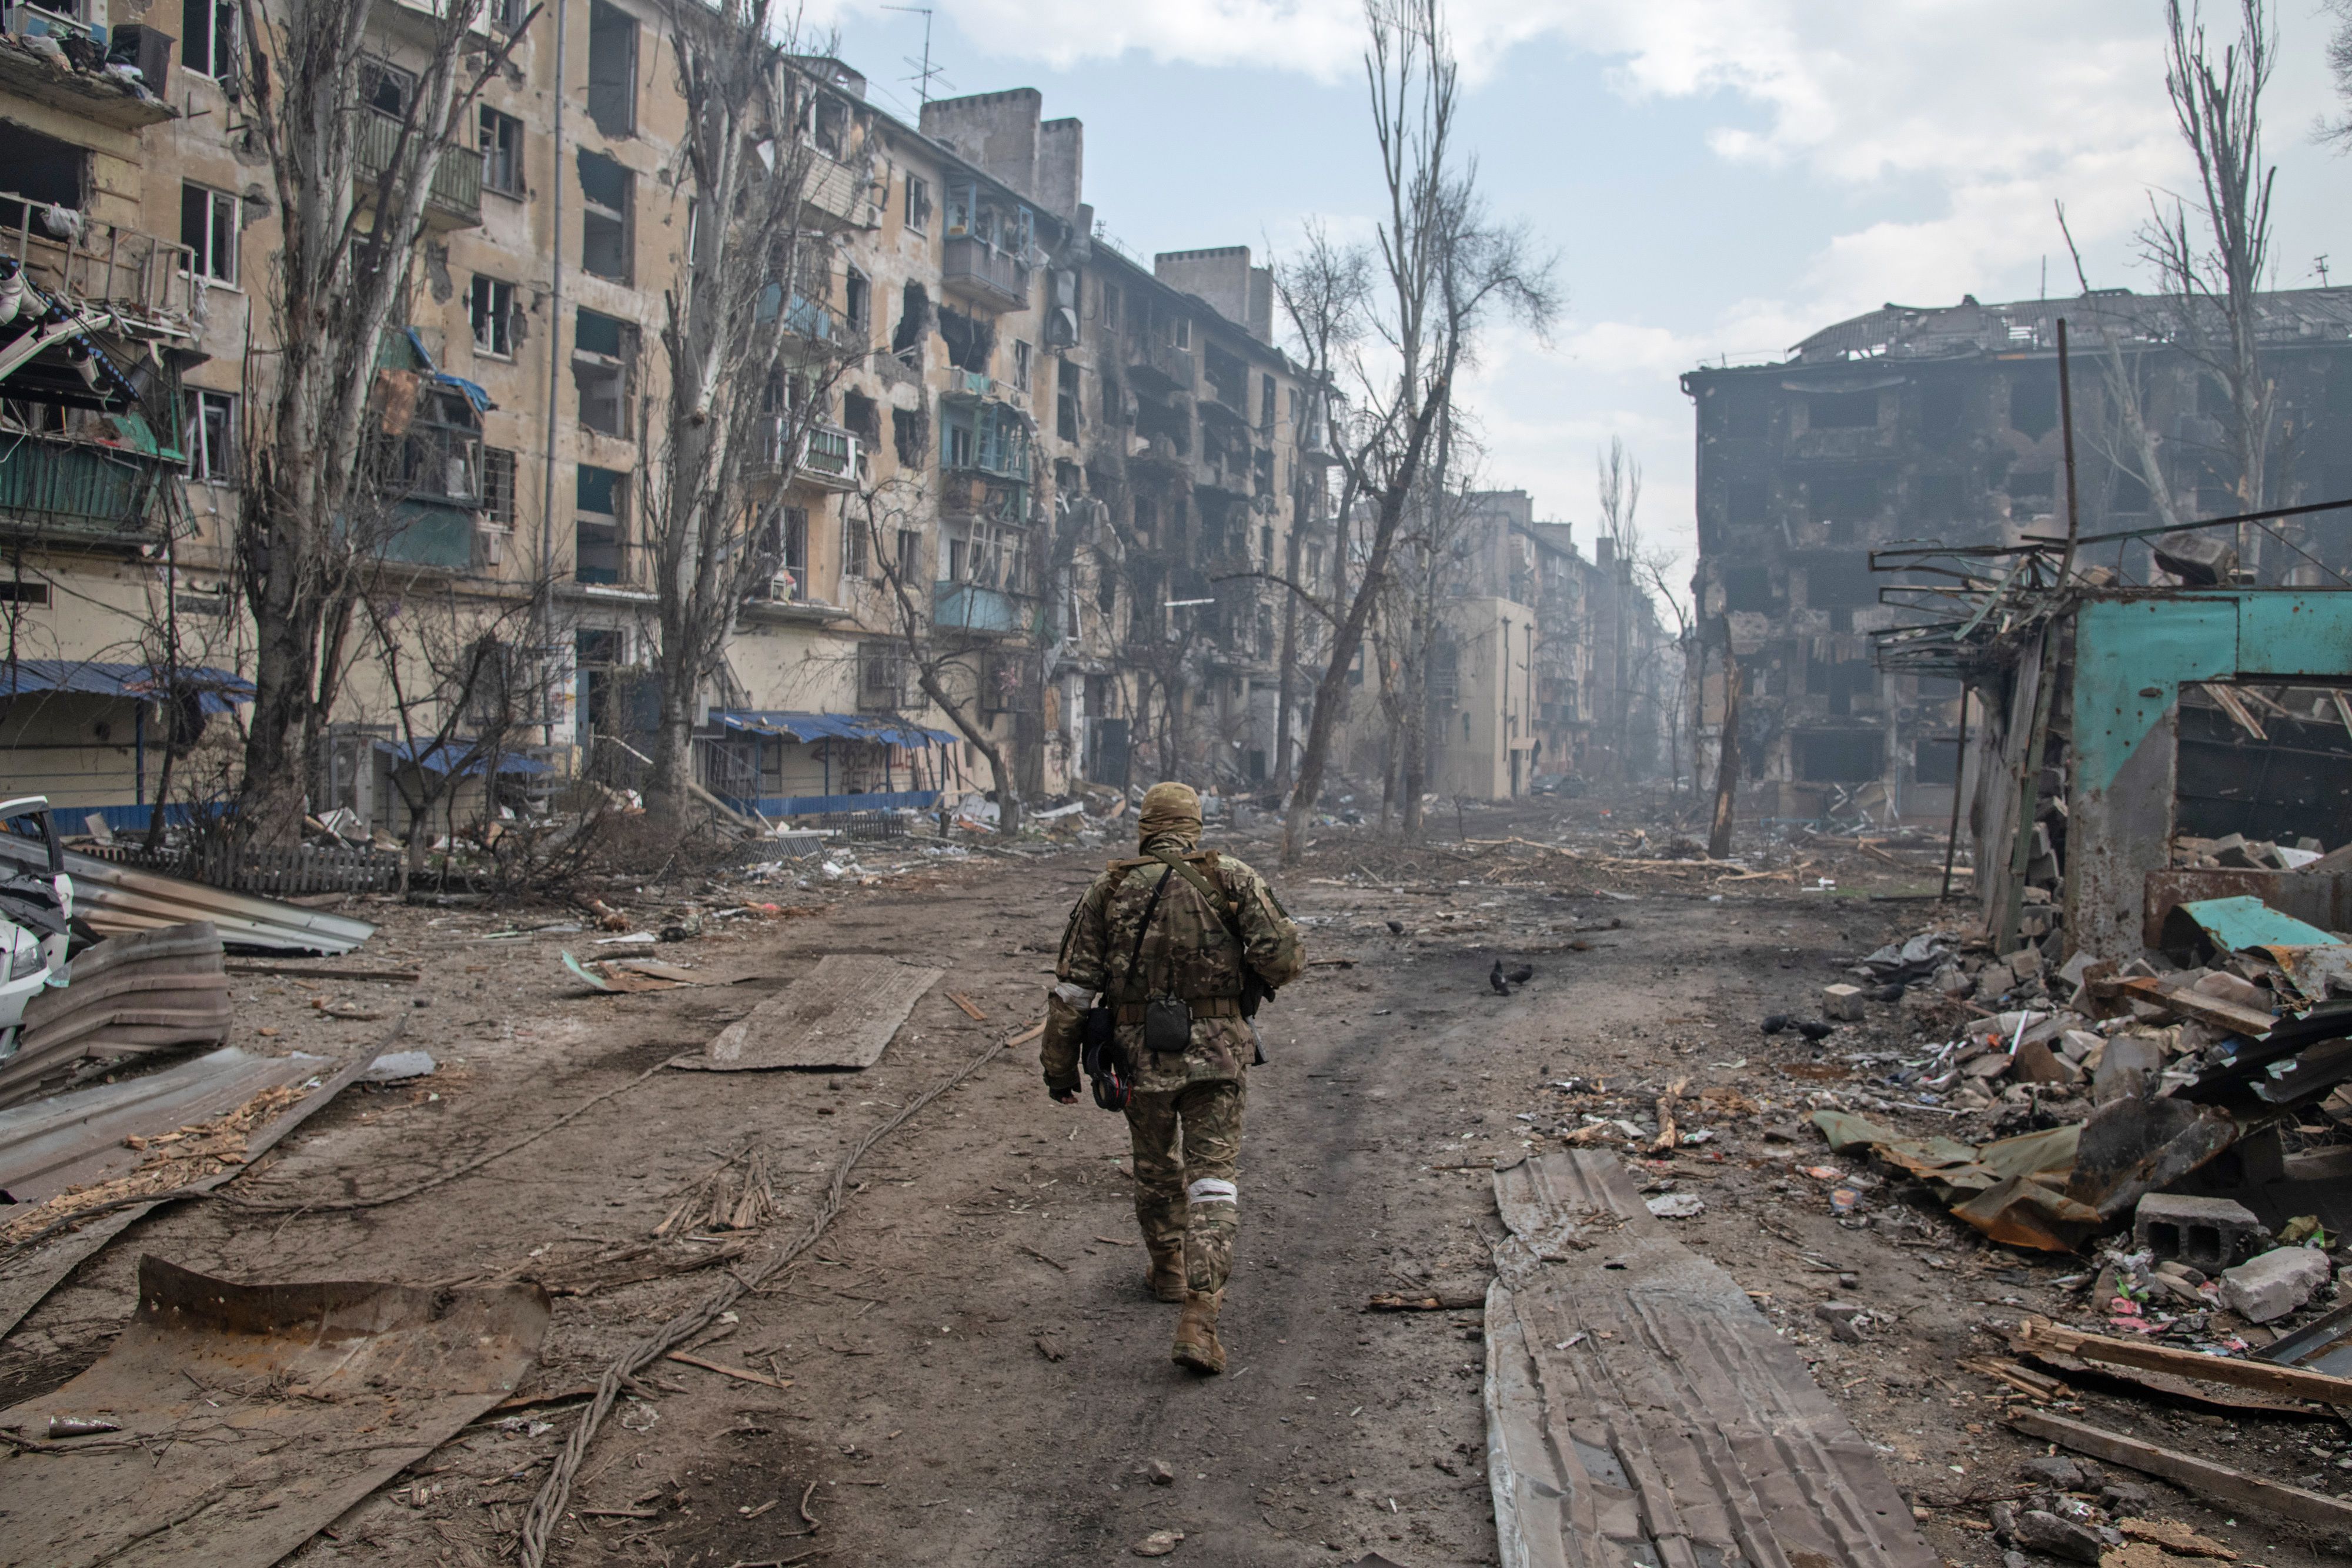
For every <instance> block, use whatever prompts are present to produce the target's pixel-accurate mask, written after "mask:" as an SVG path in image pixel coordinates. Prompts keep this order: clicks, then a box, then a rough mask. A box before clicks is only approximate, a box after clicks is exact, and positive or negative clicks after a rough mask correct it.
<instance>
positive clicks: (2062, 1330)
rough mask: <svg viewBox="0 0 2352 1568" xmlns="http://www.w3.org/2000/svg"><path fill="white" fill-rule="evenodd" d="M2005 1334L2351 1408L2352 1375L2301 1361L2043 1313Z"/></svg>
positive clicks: (2023, 1346) (2025, 1343) (2077, 1354)
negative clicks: (2104, 1330) (2091, 1326)
mask: <svg viewBox="0 0 2352 1568" xmlns="http://www.w3.org/2000/svg"><path fill="white" fill-rule="evenodd" d="M2009 1339H2010V1343H2011V1346H2012V1347H2013V1348H2015V1349H2017V1350H2021V1351H2044V1352H2048V1353H2051V1354H2057V1355H2071V1356H2073V1357H2074V1358H2075V1359H2076V1360H2078V1361H2087V1362H2093V1363H2104V1364H2106V1365H2109V1366H2133V1367H2137V1368H2139V1369H2140V1370H2141V1371H2143V1372H2168V1373H2171V1374H2172V1375H2175V1376H2178V1377H2193V1378H2197V1379H2199V1380H2200V1381H2201V1382H2205V1383H2226V1384H2228V1385H2231V1386H2232V1387H2235V1388H2252V1389H2257V1390H2260V1391H2261V1392H2262V1393H2264V1394H2280V1395H2284V1396H2287V1397H2288V1398H2291V1399H2316V1400H2319V1401H2321V1402H2322V1403H2324V1404H2328V1405H2336V1406H2344V1407H2347V1408H2352V1378H2344V1377H2330V1376H2328V1375H2327V1374H2326V1373H2324V1372H2306V1371H2305V1370H2304V1369H2303V1368H2302V1367H2299V1366H2274V1365H2273V1364H2271V1363H2269V1362H2266V1361H2240V1360H2237V1359H2236V1358H2234V1357H2231V1356H2226V1355H2200V1354H2197V1353H2196V1352H2195V1351H2193V1350H2174V1349H2172V1348H2170V1347H2169V1346H2167V1345H2160V1344H2148V1343H2145V1342H2143V1341H2139V1340H2125V1339H2110V1338H2108V1337H2107V1336H2106V1335H2105V1334H2095V1333H2083V1332H2082V1331H2081V1330H2079V1329H2070V1328H2067V1327H2066V1326H2065V1325H2063V1323H2053V1322H2050V1321H2049V1320H2048V1319H2046V1318H2028V1319H2026V1320H2025V1321H2024V1322H2021V1323H2020V1324H2018V1326H2017V1328H2016V1330H2015V1331H2014V1332H2012V1333H2011V1334H2010V1336H2009Z"/></svg>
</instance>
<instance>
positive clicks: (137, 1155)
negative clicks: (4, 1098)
mask: <svg viewBox="0 0 2352 1568" xmlns="http://www.w3.org/2000/svg"><path fill="white" fill-rule="evenodd" d="M331 1065H332V1064H331V1061H330V1060H329V1059H328V1058H326V1057H323V1056H300V1055H296V1056H252V1055H248V1054H247V1053H246V1052H245V1051H239V1050H238V1049H237V1048H236V1046H233V1045H229V1046H223V1047H222V1048H221V1049H220V1050H218V1051H212V1052H210V1053H208V1054H206V1055H204V1056H199V1057H197V1058H195V1059H194V1060H193V1061H183V1062H179V1063H177V1064H176V1065H173V1066H171V1067H166V1068H163V1069H162V1070H161V1071H155V1072H147V1073H142V1074H141V1075H140V1076H138V1077H136V1078H130V1079H126V1080H124V1081H123V1082H119V1083H102V1084H99V1085H97V1086H96V1087H94V1088H89V1089H78V1090H76V1091H74V1092H72V1093H70V1094H58V1095H56V1096H53V1097H52V1098H50V1099H47V1100H36V1101H34V1102H33V1103H31V1104H28V1105H18V1106H15V1107H13V1108H11V1109H9V1110H6V1111H0V1193H5V1196H6V1197H7V1199H8V1201H10V1202H12V1203H39V1202H41V1201H42V1200H43V1199H45V1198H49V1197H56V1196H57V1195H58V1193H61V1192H63V1191H65V1190H66V1189H67V1188H68V1187H72V1186H85V1185H87V1184H89V1183H91V1182H98V1181H105V1180H108V1179H110V1178H111V1177H114V1176H121V1175H123V1174H124V1173H125V1172H127V1171H130V1170H131V1169H133V1168H135V1167H136V1166H138V1165H139V1163H140V1162H141V1161H142V1160H143V1159H144V1158H145V1157H146V1156H145V1155H144V1154H143V1153H142V1152H141V1151H139V1150H137V1149H133V1148H131V1147H128V1146H127V1145H125V1144H124V1143H123V1139H125V1138H128V1137H142V1138H145V1137H152V1136H153V1135H154V1134H158V1133H168V1132H171V1131H172V1130H173V1129H174V1128H176V1127H184V1126H186V1125H187V1124H189V1123H191V1122H202V1121H205V1120H206V1119H208V1118H210V1117H214V1116H219V1115H223V1114H226V1113H228V1112H230V1111H234V1110H236V1108H237V1107H238V1106H239V1105H242V1104H244V1103H246V1102H247V1101H248V1100H250V1099H252V1098H253V1097H254V1096H255V1095H257V1094H258V1093H260V1092H262V1091H264V1090H266V1089H275V1088H278V1086H279V1085H281V1084H286V1083H294V1082H299V1081H300V1080H302V1079H304V1078H308V1077H310V1076H311V1075H312V1074H314V1073H317V1072H320V1071H323V1070H325V1069H326V1068H327V1067H329V1066H331Z"/></svg>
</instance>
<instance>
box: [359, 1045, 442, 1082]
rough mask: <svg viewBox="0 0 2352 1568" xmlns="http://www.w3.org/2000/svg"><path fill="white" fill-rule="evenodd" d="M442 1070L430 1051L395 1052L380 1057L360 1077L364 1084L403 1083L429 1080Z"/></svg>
mask: <svg viewBox="0 0 2352 1568" xmlns="http://www.w3.org/2000/svg"><path fill="white" fill-rule="evenodd" d="M439 1068H440V1063H438V1062H436V1061H434V1060H433V1053H432V1052H431V1051H391V1052H389V1053H387V1054H385V1055H383V1056H379V1057H377V1058H376V1059H375V1061H373V1062H371V1063H370V1064H369V1065H368V1069H367V1071H364V1072H362V1073H361V1074H360V1076H359V1082H362V1083H401V1082H406V1081H407V1080H409V1079H412V1078H429V1077H431V1076H432V1075H433V1074H434V1073H435V1072H436V1071H438V1070H439Z"/></svg>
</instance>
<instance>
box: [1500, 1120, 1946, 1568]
mask: <svg viewBox="0 0 2352 1568" xmlns="http://www.w3.org/2000/svg"><path fill="white" fill-rule="evenodd" d="M1495 1194H1496V1202H1497V1204H1498V1206H1499V1207H1500V1208H1501V1211H1502V1218H1503V1222H1504V1224H1505V1225H1507V1227H1509V1228H1510V1232H1511V1234H1510V1235H1509V1236H1508V1237H1507V1238H1506V1239H1504V1240H1503V1241H1502V1242H1501V1243H1500V1244H1499V1245H1498V1246H1497V1247H1496V1249H1495V1261H1496V1281H1495V1283H1494V1285H1493V1287H1492V1288H1491V1289H1490V1290H1489V1291H1488V1292H1487V1296H1486V1434H1487V1436H1486V1448H1487V1454H1488V1457H1489V1460H1490V1465H1489V1481H1490V1484H1491V1485H1492V1488H1493V1490H1494V1497H1495V1523H1496V1531H1497V1533H1498V1534H1499V1535H1500V1537H1501V1540H1502V1560H1503V1561H1504V1562H1506V1563H1513V1564H1517V1565H1521V1568H1635V1565H1636V1564H1646V1565H1651V1568H1656V1565H1660V1564H1664V1565H1670V1568H1695V1565H1696V1564H1703V1563H1727V1562H1731V1561H1735V1560H1737V1561H1743V1562H1746V1563H1799V1564H1807V1565H1826V1564H1832V1563H1834V1564H1838V1565H1840V1568H1939V1563H1940V1560H1939V1559H1938V1557H1937V1554H1936V1552H1934V1551H1933V1550H1931V1549H1930V1548H1929V1547H1928V1545H1927V1542H1925V1541H1924V1540H1922V1539H1921V1538H1920V1535H1919V1531H1918V1528H1917V1526H1916V1524H1915V1523H1914V1522H1913V1520H1912V1514H1911V1510H1910V1507H1909V1505H1908V1504H1906V1502H1905V1501H1904V1500H1903V1498H1902V1496H1901V1495H1900V1494H1899V1493H1897V1492H1896V1491H1895V1486H1894V1483H1893V1482H1892V1481H1891V1480H1889V1479H1888V1478H1887V1476H1886V1474H1885V1471H1884V1470H1882V1469H1880V1468H1879V1465H1878V1461H1877V1459H1876V1458H1874V1456H1873V1454H1872V1452H1871V1448H1870V1445H1869V1444H1868V1443H1866V1442H1864V1440H1863V1438H1862V1437H1860V1435H1859V1434H1857V1433H1856V1432H1855V1431H1854V1430H1853V1427H1852V1426H1851V1425H1850V1424H1849V1423H1848V1422H1847V1420H1846V1418H1845V1417H1844V1416H1843V1415H1842V1414H1841V1413H1840V1412H1839V1411H1838V1409H1837V1407H1836V1406H1834V1405H1832V1404H1831V1403H1830V1400H1829V1398H1828V1396H1826V1395H1824V1394H1823V1393H1822V1391H1821V1389H1820V1388H1819V1387H1817V1386H1816V1385H1814V1383H1813V1380H1812V1378H1811V1376H1810V1375H1808V1374H1807V1372H1806V1370H1805V1366H1804V1364H1803V1362H1802V1361H1801V1360H1800V1359H1799V1357H1798V1355H1797V1353H1796V1350H1795V1348H1794V1347H1793V1346H1791V1345H1790V1344H1789V1343H1787V1342H1786V1341H1784V1340H1782V1339H1780V1337H1779V1336H1778V1335H1776V1334H1775V1333H1773V1332H1772V1328H1771V1325H1770V1324H1769V1323H1768V1322H1765V1321H1764V1318H1763V1316H1762V1314H1760V1313H1759V1312H1757V1310H1756V1308H1755V1306H1754V1304H1753V1303H1752V1302H1750V1301H1748V1297H1747V1295H1746V1294H1745V1293H1744V1292H1743V1291H1741V1290H1740V1288H1739V1286H1738V1284H1737V1283H1736V1282H1735V1281H1733V1280H1732V1279H1731V1277H1730V1276H1729V1275H1727V1274H1726V1273H1725V1272H1724V1271H1723V1270H1721V1269H1719V1268H1717V1266H1716V1265H1715V1264H1713V1263H1711V1262H1709V1261H1707V1260H1706V1259H1704V1258H1701V1257H1699V1256H1698V1255H1697V1254H1696V1253H1695V1252H1693V1251H1691V1250H1690V1249H1688V1248H1685V1247H1684V1246H1683V1245H1682V1244H1681V1243H1679V1242H1677V1241H1675V1240H1674V1239H1672V1238H1671V1237H1670V1236H1669V1235H1668V1234H1667V1233H1666V1228H1665V1227H1664V1224H1662V1223H1661V1222H1660V1221H1659V1220H1657V1219H1656V1218H1654V1217H1653V1216H1652V1215H1651V1214H1650V1212H1649V1210H1648V1208H1647V1207H1644V1206H1643V1201H1642V1197H1641V1195H1640V1194H1639V1193H1638V1192H1636V1191H1635V1190H1634V1187H1633V1183H1632V1181H1631V1180H1629V1179H1628V1178H1627V1176H1626V1173H1625V1170H1624V1167H1623V1166H1622V1165H1621V1164H1620V1163H1619V1162H1618V1160H1617V1157H1616V1156H1615V1155H1610V1154H1605V1153H1601V1152H1599V1151H1592V1150H1577V1151H1570V1152H1559V1153H1554V1154H1548V1155H1539V1156H1536V1157H1534V1158H1530V1159H1528V1160H1525V1161H1522V1162H1521V1163H1520V1164H1518V1165H1517V1166H1510V1167H1508V1168H1507V1169H1504V1170H1500V1171H1497V1172H1496V1173H1495ZM1595 1211H1599V1213H1600V1214H1601V1215H1604V1216H1605V1217H1606V1218H1607V1221H1608V1224H1607V1227H1606V1228H1601V1227H1596V1226H1593V1225H1591V1224H1589V1223H1585V1222H1583V1220H1582V1218H1580V1217H1590V1216H1593V1215H1594V1214H1595Z"/></svg>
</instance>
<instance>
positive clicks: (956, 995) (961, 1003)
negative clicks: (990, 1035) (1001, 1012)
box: [948, 991, 988, 1023]
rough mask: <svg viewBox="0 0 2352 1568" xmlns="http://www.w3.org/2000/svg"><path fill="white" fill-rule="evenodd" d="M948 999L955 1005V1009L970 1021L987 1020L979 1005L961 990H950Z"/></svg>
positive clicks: (980, 1021) (983, 1021)
mask: <svg viewBox="0 0 2352 1568" xmlns="http://www.w3.org/2000/svg"><path fill="white" fill-rule="evenodd" d="M948 1000H950V1001H951V1002H953V1003H954V1004H955V1005H956V1008H957V1010H959V1011H961V1013H962V1014H963V1016H964V1017H966V1018H968V1019H971V1021H972V1022H974V1023H986V1022H987V1021H988V1015H987V1014H986V1013H984V1012H982V1011H981V1010H980V1008H979V1005H978V1004H977V1003H975V1002H974V1001H973V1000H972V999H971V998H970V997H967V996H965V995H964V994H963V993H962V992H961V991H950V992H949V993H948Z"/></svg>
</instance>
